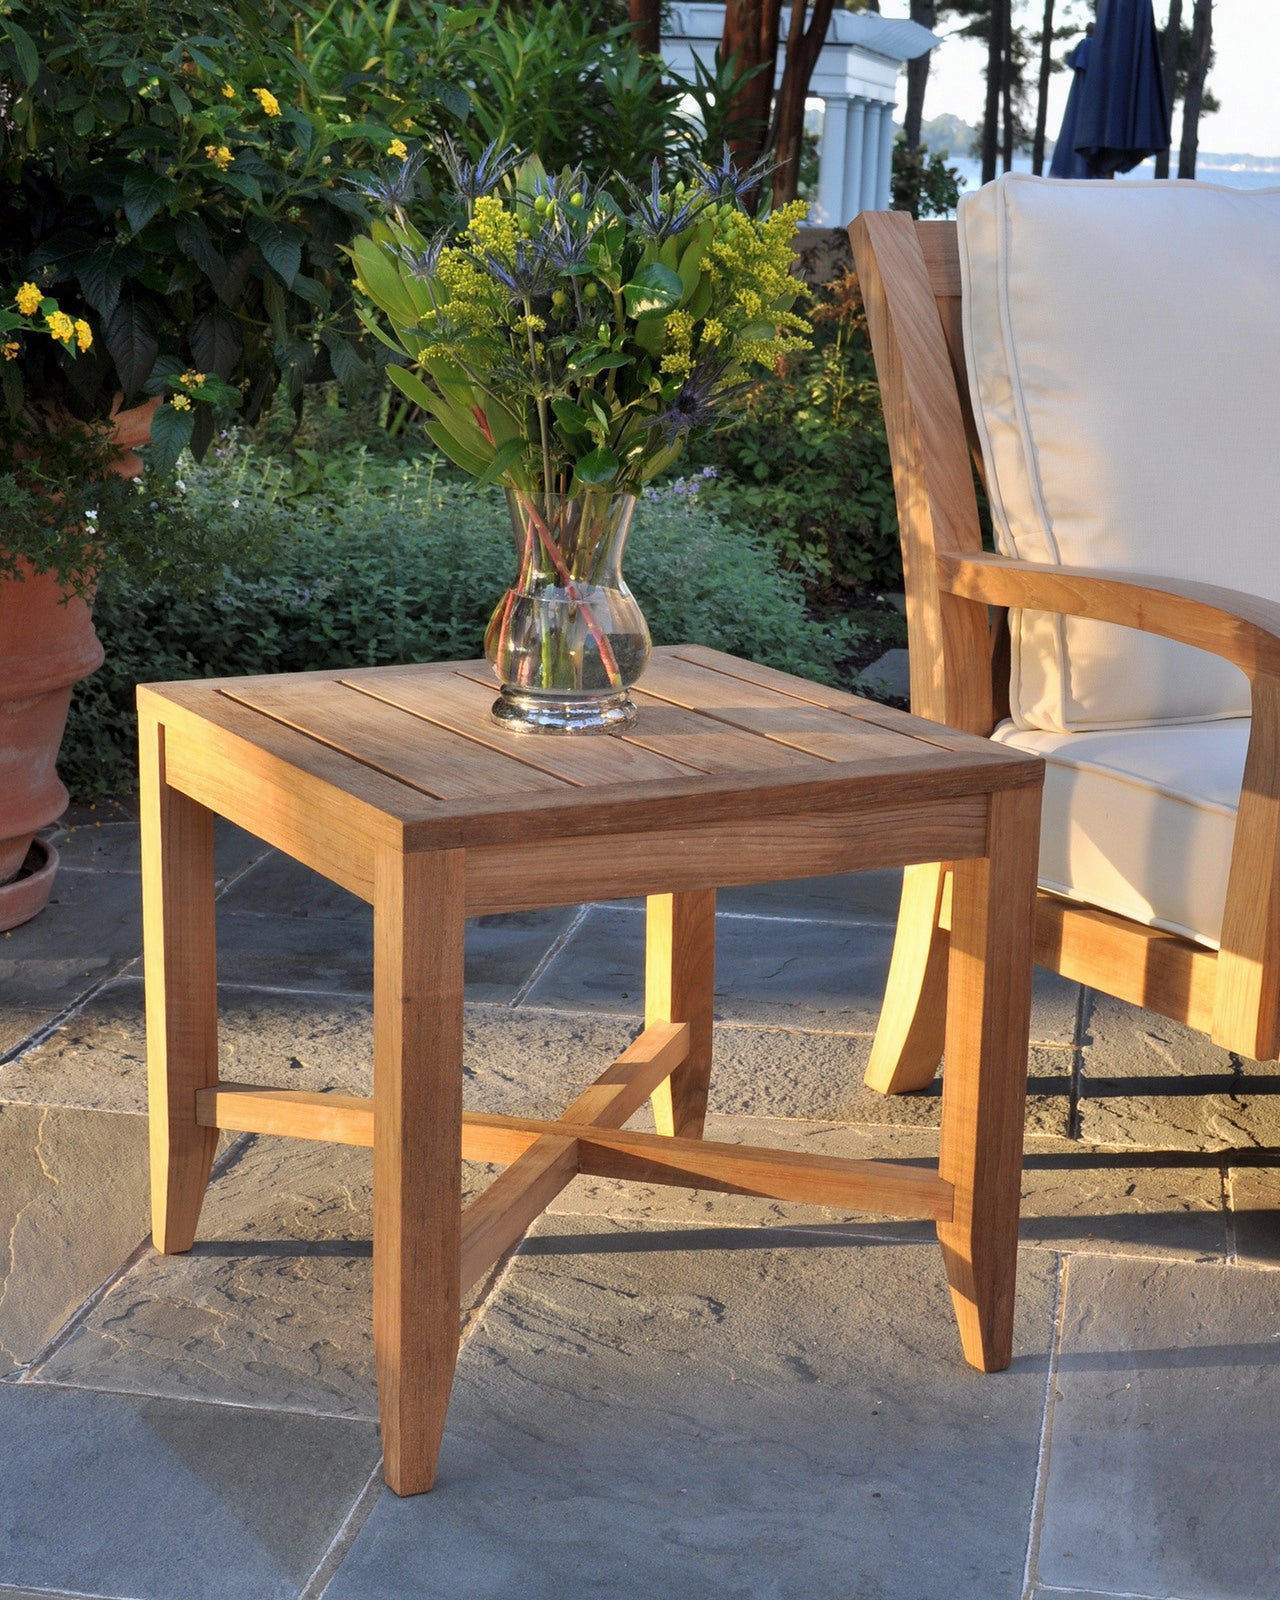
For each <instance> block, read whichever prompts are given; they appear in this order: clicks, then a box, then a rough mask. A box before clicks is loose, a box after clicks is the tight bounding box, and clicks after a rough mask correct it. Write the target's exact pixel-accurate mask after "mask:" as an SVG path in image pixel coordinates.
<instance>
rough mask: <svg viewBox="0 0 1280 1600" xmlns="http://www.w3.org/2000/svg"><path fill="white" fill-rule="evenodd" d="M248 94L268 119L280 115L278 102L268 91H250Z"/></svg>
mask: <svg viewBox="0 0 1280 1600" xmlns="http://www.w3.org/2000/svg"><path fill="white" fill-rule="evenodd" d="M250 93H251V94H252V95H253V98H254V99H255V100H256V101H257V102H258V104H259V105H260V106H261V107H262V109H263V110H264V111H265V112H266V114H267V115H268V116H269V117H278V116H279V115H280V102H279V101H278V100H277V99H276V97H275V95H273V94H272V92H271V90H270V89H252V90H250Z"/></svg>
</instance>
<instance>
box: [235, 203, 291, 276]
mask: <svg viewBox="0 0 1280 1600" xmlns="http://www.w3.org/2000/svg"><path fill="white" fill-rule="evenodd" d="M244 231H245V232H246V233H247V234H248V235H249V237H250V238H251V239H252V240H253V242H254V244H256V245H257V247H258V249H259V250H261V251H262V258H263V260H264V261H265V262H266V263H267V265H268V266H269V267H270V268H271V269H272V270H273V271H274V272H277V273H278V274H279V275H280V277H281V279H282V280H283V281H284V283H285V285H286V287H290V288H291V287H292V286H293V280H294V279H295V278H296V277H297V276H298V269H299V267H301V265H302V235H301V234H300V233H299V232H298V230H297V229H296V228H290V227H287V226H285V225H284V224H283V223H279V222H275V221H273V220H272V218H270V217H250V218H249V220H248V222H246V223H245V228H244Z"/></svg>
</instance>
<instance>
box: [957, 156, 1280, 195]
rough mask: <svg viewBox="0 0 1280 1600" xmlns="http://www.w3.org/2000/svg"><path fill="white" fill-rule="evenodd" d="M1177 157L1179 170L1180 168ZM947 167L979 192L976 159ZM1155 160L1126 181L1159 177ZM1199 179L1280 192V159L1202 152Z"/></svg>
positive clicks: (1017, 166) (1027, 165)
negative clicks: (1156, 175)
mask: <svg viewBox="0 0 1280 1600" xmlns="http://www.w3.org/2000/svg"><path fill="white" fill-rule="evenodd" d="M1176 159H1177V158H1176V154H1175V158H1174V160H1175V166H1176ZM947 165H948V166H949V167H955V168H956V169H957V171H958V172H959V173H960V192H961V194H963V193H965V191H966V190H969V189H976V188H977V187H978V185H979V183H980V181H981V175H982V163H981V162H980V161H977V160H975V159H974V158H973V157H972V156H948V157H947ZM1155 169H1156V164H1155V160H1154V158H1153V159H1152V160H1149V161H1144V162H1143V163H1142V165H1141V166H1140V167H1135V168H1134V169H1133V171H1132V172H1126V173H1124V174H1123V177H1124V178H1137V179H1139V180H1141V179H1144V178H1154V177H1155ZM1013 170H1014V171H1015V172H1030V171H1031V157H1030V156H1015V157H1014V161H1013ZM1196 177H1197V179H1199V181H1200V182H1201V183H1220V184H1222V185H1223V186H1224V187H1225V188H1228V189H1280V157H1277V156H1251V155H1214V154H1212V153H1210V152H1208V151H1202V152H1201V153H1200V156H1199V158H1198V159H1197V161H1196Z"/></svg>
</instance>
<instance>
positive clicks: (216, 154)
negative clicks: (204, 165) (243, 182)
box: [204, 144, 235, 172]
mask: <svg viewBox="0 0 1280 1600" xmlns="http://www.w3.org/2000/svg"><path fill="white" fill-rule="evenodd" d="M204 153H205V155H207V156H208V158H209V160H210V161H212V162H213V164H214V166H215V167H217V169H218V171H219V172H225V171H226V170H227V168H228V167H229V166H230V165H231V163H232V162H233V161H234V160H235V156H233V155H232V153H231V151H230V150H229V149H228V148H227V146H226V145H225V144H207V145H205V147H204Z"/></svg>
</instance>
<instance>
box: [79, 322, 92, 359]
mask: <svg viewBox="0 0 1280 1600" xmlns="http://www.w3.org/2000/svg"><path fill="white" fill-rule="evenodd" d="M92 343H93V329H92V328H91V327H90V326H89V324H88V323H87V322H86V321H85V320H84V318H83V317H77V318H76V348H77V349H78V350H80V351H81V352H82V353H83V352H84V351H85V350H87V349H88V348H89V346H90V345H91V344H92Z"/></svg>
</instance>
